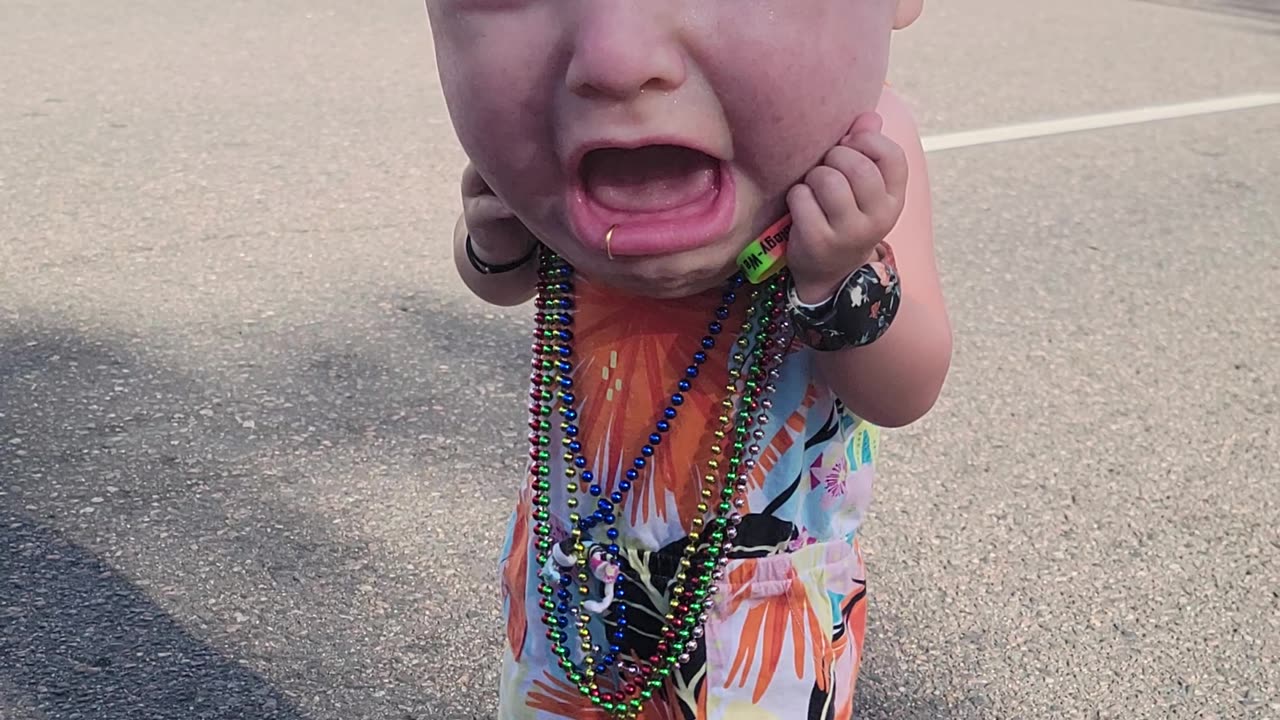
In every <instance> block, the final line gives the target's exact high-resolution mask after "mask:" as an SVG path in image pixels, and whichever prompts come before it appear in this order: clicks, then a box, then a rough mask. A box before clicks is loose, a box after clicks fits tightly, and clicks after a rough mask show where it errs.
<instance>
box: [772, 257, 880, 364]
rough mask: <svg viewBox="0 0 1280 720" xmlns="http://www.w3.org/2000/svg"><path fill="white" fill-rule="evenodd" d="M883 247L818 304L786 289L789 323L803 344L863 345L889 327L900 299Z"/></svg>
mask: <svg viewBox="0 0 1280 720" xmlns="http://www.w3.org/2000/svg"><path fill="white" fill-rule="evenodd" d="M884 247H885V252H884V255H883V257H882V258H881V259H880V260H877V261H874V262H869V263H867V264H866V265H863V266H862V267H860V268H858V269H857V270H855V271H853V273H851V274H850V275H849V277H847V278H845V281H844V283H842V284H841V285H840V289H839V290H837V291H836V293H835V295H833V296H832V297H831V298H830V299H829V300H827V301H826V302H823V303H820V304H819V305H818V306H805V305H803V304H801V303H800V301H799V299H798V298H797V296H796V292H795V287H794V286H792V287H791V288H789V290H788V299H789V302H790V310H791V312H790V315H791V323H792V325H793V326H794V327H795V329H796V335H797V337H798V338H799V339H800V341H801V342H803V343H804V344H805V345H808V346H809V347H811V348H813V349H814V350H819V351H823V352H833V351H836V350H845V349H848V348H854V347H863V346H865V345H870V344H871V343H873V342H875V341H876V340H879V339H880V337H881V336H883V335H884V334H885V332H886V331H887V330H888V329H889V325H890V324H891V323H892V322H893V319H894V317H895V316H896V315H897V312H898V305H899V304H900V302H901V300H902V287H901V284H900V283H899V281H898V271H897V268H895V267H894V262H893V251H892V250H890V249H888V246H887V245H886V246H884Z"/></svg>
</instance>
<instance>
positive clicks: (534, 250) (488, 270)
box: [462, 233, 540, 275]
mask: <svg viewBox="0 0 1280 720" xmlns="http://www.w3.org/2000/svg"><path fill="white" fill-rule="evenodd" d="M462 244H463V245H464V246H466V249H467V260H469V261H470V262H471V267H473V268H475V269H476V272H478V273H480V274H481V275H500V274H502V273H508V272H511V271H512V270H519V269H520V268H522V267H524V266H525V265H527V264H528V263H529V261H530V260H532V259H533V258H534V256H535V255H537V254H538V246H539V245H540V243H534V244H533V247H531V248H529V252H528V253H526V254H525V256H524V257H522V258H520V259H519V260H516V261H515V262H509V263H505V264H502V265H493V264H490V263H487V262H485V261H483V260H481V259H480V258H479V257H478V256H476V251H475V248H473V247H471V233H467V239H466V240H465V241H463V243H462Z"/></svg>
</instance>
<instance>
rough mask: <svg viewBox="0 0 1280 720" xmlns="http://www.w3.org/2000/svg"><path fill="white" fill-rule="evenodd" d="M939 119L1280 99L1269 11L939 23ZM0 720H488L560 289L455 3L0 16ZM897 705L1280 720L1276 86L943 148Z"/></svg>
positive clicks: (896, 614)
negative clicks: (476, 106) (538, 388)
mask: <svg viewBox="0 0 1280 720" xmlns="http://www.w3.org/2000/svg"><path fill="white" fill-rule="evenodd" d="M895 52H896V55H895V61H894V67H893V71H892V81H893V83H894V85H895V86H896V87H897V88H898V89H899V91H900V92H901V93H903V94H904V95H905V96H907V98H908V99H909V101H910V103H911V104H912V105H913V107H915V108H916V112H917V114H918V117H919V120H920V122H921V125H922V127H923V130H924V132H925V134H926V135H936V134H941V133H952V132H958V131H965V130H972V129H981V128H988V127H993V126H1002V125H1006V124H1010V123H1022V122H1029V121H1037V120H1046V119H1056V118H1063V117H1073V116H1079V115H1089V114H1094V113H1105V112H1111V111H1117V110H1129V109H1134V108H1142V107H1148V106H1154V105H1165V104H1171V103H1182V102H1189V101H1198V100H1205V99H1212V98H1221V97H1232V96H1237V95H1241V94H1247V93H1257V92H1278V91H1280V5H1278V4H1277V3H1276V2H1274V0H1270V1H1268V0H1221V1H1218V2H1215V1H1211V0H1200V1H1197V0H1182V1H1174V0H1170V1H1167V2H1145V1H1138V0H1075V1H1073V2H1069V3H1068V2H1048V1H1046V0H1041V1H1039V2H1018V1H1016V0H983V2H981V3H946V2H940V1H936V0H931V2H929V3H927V4H926V15H925V18H924V19H923V20H922V21H921V22H920V24H919V25H918V26H916V27H914V28H912V29H910V30H909V31H907V32H904V33H902V34H901V35H900V36H899V38H898V39H897V42H896V47H895ZM0 68H3V69H2V70H0V208H3V210H0V720H71V719H84V720H99V719H101V720H169V719H174V720H177V719H178V718H182V719H184V720H186V719H197V720H204V719H208V720H224V719H225V720H231V719H232V718H237V719H239V718H249V719H253V720H257V719H281V720H358V719H361V718H379V719H383V720H428V719H440V720H444V719H448V720H471V719H474V718H490V717H492V716H493V714H494V710H495V692H496V673H495V668H496V663H497V657H498V647H499V641H500V640H499V638H500V634H501V627H502V626H501V622H502V621H501V618H500V617H499V612H498V598H497V590H496V586H495V584H494V582H493V580H494V562H495V561H496V554H497V549H498V548H497V546H498V543H499V540H500V538H501V534H502V523H503V521H504V519H505V516H506V513H507V512H508V511H509V507H510V499H509V498H510V496H511V493H512V492H513V490H514V488H515V487H516V485H517V484H518V483H519V482H520V479H521V470H522V461H521V443H522V442H523V435H524V432H523V430H522V426H523V412H524V410H523V408H522V405H523V403H522V400H521V398H522V396H523V394H524V393H523V386H522V382H523V381H524V380H525V376H526V370H525V361H524V359H523V353H524V352H526V351H527V341H526V340H525V337H526V331H527V329H528V328H529V326H530V320H531V315H530V309H529V308H528V307H524V308H513V309H496V308H489V307H485V306H483V305H481V304H479V303H478V302H477V301H475V300H473V299H471V298H469V297H468V295H467V294H466V293H465V292H464V290H463V288H462V287H461V285H460V283H459V282H458V281H457V280H456V279H455V278H454V277H453V275H452V273H451V271H450V269H449V246H448V237H449V231H450V228H451V223H452V218H453V217H454V216H455V213H456V212H457V208H458V200H457V189H456V178H457V176H458V172H459V169H460V167H461V163H462V156H461V153H460V150H459V149H458V147H457V144H456V142H455V140H454V137H453V135H452V130H451V126H450V124H449V120H448V118H447V116H446V114H445V111H444V107H443V102H442V99H441V97H440V92H439V86H438V84H437V82H436V80H435V77H434V71H433V58H432V54H431V44H430V37H429V32H428V28H427V26H426V21H425V13H424V12H423V9H422V6H421V3H416V4H415V3H400V2H390V1H389V0H366V1H365V2H362V3H340V2H334V1H332V0H313V1H312V2H301V1H300V0H276V1H275V2H272V3H252V2H246V1H244V0H228V1H227V2H223V3H193V2H189V1H188V0H169V1H168V2H158V1H156V0H104V1H103V2H98V3H72V2H68V1H66V0H6V1H5V2H3V4H2V5H0ZM930 173H931V176H932V181H933V187H934V193H935V206H936V215H937V234H938V243H939V253H940V262H941V266H942V270H943V274H944V281H945V283H946V285H947V293H948V298H949V302H950V304H951V308H952V315H953V318H954V320H955V322H956V325H957V348H956V356H955V364H954V369H953V372H952V375H951V378H950V380H949V382H948V385H947V388H946V390H945V393H944V396H943V398H942V400H941V401H940V403H939V405H938V407H937V408H936V409H935V410H934V412H933V413H932V414H931V415H930V416H929V417H927V418H926V419H925V420H924V421H922V422H921V423H919V424H917V425H916V426H913V427H911V428H908V429H905V430H901V431H893V432H891V433H887V435H886V440H885V442H884V445H883V452H884V455H885V457H886V460H885V468H884V471H883V473H882V476H881V479H880V481H879V485H878V488H877V496H876V501H875V505H874V508H873V511H872V514H871V517H870V519H869V522H868V524H867V526H866V529H865V540H864V542H865V547H866V549H867V553H868V563H869V571H870V579H871V585H870V586H871V595H870V597H871V600H870V623H869V631H868V634H869V640H868V647H867V652H868V659H867V664H866V666H865V668H864V671H863V676H862V680H861V685H860V697H859V703H858V708H859V717H861V718H866V719H868V720H882V719H883V720H887V719H894V720H896V719H908V718H910V719H915V718H1059V717H1061V718H1146V717H1151V718H1193V717H1194V718H1204V717H1218V718H1271V717H1280V589H1278V588H1280V532H1278V531H1277V527H1276V526H1277V518H1278V517H1280V239H1278V238H1280V106H1277V105H1272V106H1270V107H1261V108H1256V109H1249V110H1239V111H1232V112H1222V113H1215V114H1206V115H1199V116H1194V117H1186V118H1180V119H1172V120H1164V121H1159V122H1152V123H1146V124H1140V125H1131V126H1126V127H1116V128H1108V129H1101V130H1092V131H1088V132H1079V133H1071V134H1064V135H1055V136H1051V137H1043V138H1037V139H1032V140H1023V141H1018V142H1008V143H998V144H992V145H983V146H979V147H969V148H961V149H954V150H947V151H943V152H938V153H935V154H933V155H931V157H930Z"/></svg>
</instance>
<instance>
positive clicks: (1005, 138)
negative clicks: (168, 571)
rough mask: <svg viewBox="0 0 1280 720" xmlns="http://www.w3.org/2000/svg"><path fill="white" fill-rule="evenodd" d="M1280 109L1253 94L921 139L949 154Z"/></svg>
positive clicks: (1277, 97)
mask: <svg viewBox="0 0 1280 720" xmlns="http://www.w3.org/2000/svg"><path fill="white" fill-rule="evenodd" d="M1268 105H1280V93H1254V94H1252V95H1236V96H1235V97H1225V98H1216V99H1213V100H1202V101H1200V102H1190V103H1182V104H1179V105H1160V106H1155V107H1145V108H1138V109H1136V110H1124V111H1121V112H1112V113H1101V114H1098V115H1081V116H1079V117H1070V118H1062V119H1060V120H1046V121H1043V122H1032V123H1022V124H1019V125H1004V126H1001V127H993V128H987V129H985V130H970V131H967V132H957V133H948V134H945V135H931V136H929V137H925V138H923V139H922V140H923V142H924V149H925V151H926V152H936V151H938V150H951V149H954V148H962V147H972V146H974V145H989V144H991V143H1001V142H1009V141H1011V140H1026V139H1028V138H1038V137H1046V136H1049V135H1062V134H1065V133H1072V132H1081V131H1083V130H1098V129H1101V128H1110V127H1118V126H1121V125H1136V124H1139V123H1148V122H1155V121H1157V120H1171V119H1173V118H1183V117H1191V116H1194V115H1208V114H1210V113H1220V112H1228V111H1231V110H1247V109H1249V108H1259V107H1266V106H1268Z"/></svg>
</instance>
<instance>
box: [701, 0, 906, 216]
mask: <svg viewBox="0 0 1280 720" xmlns="http://www.w3.org/2000/svg"><path fill="white" fill-rule="evenodd" d="M851 6H852V7H854V8H855V9H856V8H857V7H858V6H857V5H856V4H851ZM863 7H865V8H866V9H865V10H863V11H858V12H843V13H833V17H830V18H828V19H827V22H825V23H823V24H822V26H823V27H825V28H827V29H825V30H822V31H819V32H816V33H815V32H812V31H811V32H809V33H807V34H805V33H799V32H797V33H796V35H795V37H780V36H777V35H774V36H773V37H772V39H771V42H770V45H771V47H770V48H769V51H768V52H756V53H753V54H752V55H751V56H750V57H741V58H740V60H739V63H738V64H737V68H736V69H737V72H733V70H734V68H729V67H726V72H724V73H722V74H721V75H720V76H719V77H718V78H717V80H719V81H720V82H721V83H722V84H723V86H724V87H726V88H728V90H727V91H722V92H721V93H720V95H721V101H722V102H723V103H724V104H725V106H726V112H727V113H728V115H729V117H730V123H731V125H732V129H733V134H734V147H735V151H736V152H737V153H738V158H737V159H738V165H739V166H740V167H741V168H742V169H743V171H744V172H746V173H748V174H749V175H751V176H753V177H752V179H753V180H754V181H755V182H756V183H757V184H758V185H759V186H760V189H761V191H762V192H763V193H765V194H766V196H769V197H778V196H780V195H782V194H785V192H786V190H787V189H788V188H789V187H790V186H791V185H792V184H794V183H795V182H796V181H798V180H799V179H800V178H801V177H803V175H804V174H805V173H806V172H808V170H809V169H810V168H812V167H813V166H814V165H815V164H817V163H818V161H819V160H820V159H821V157H822V155H823V154H825V153H826V151H827V150H828V149H830V148H831V147H832V146H833V145H834V144H835V143H836V142H838V141H839V139H840V138H841V137H842V136H843V135H844V133H845V132H846V131H847V130H848V129H849V126H850V125H852V124H853V121H854V119H855V118H856V117H857V116H858V115H860V114H861V113H864V112H869V111H872V110H874V109H875V108H876V105H877V103H878V101H879V98H880V94H881V92H882V90H883V88H884V80H885V71H886V68H887V65H888V50H889V35H890V28H891V25H892V17H891V14H890V13H887V12H884V11H883V9H882V8H878V7H872V6H870V5H867V6H863ZM858 28H861V29H858ZM805 29H808V30H812V27H811V26H809V24H808V23H806V28H805ZM851 29H852V30H851ZM801 35H804V37H803V38H802V37H801ZM738 45H739V46H741V43H738ZM747 47H751V45H747ZM755 47H759V42H758V40H757V42H756V43H755ZM738 54H739V55H740V56H741V55H742V54H741V53H740V52H739V53H738ZM774 58H776V60H775V59H774ZM743 68H750V71H749V72H744V71H743Z"/></svg>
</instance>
